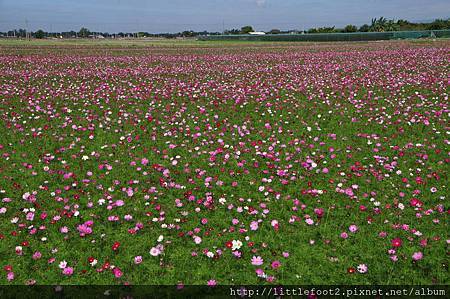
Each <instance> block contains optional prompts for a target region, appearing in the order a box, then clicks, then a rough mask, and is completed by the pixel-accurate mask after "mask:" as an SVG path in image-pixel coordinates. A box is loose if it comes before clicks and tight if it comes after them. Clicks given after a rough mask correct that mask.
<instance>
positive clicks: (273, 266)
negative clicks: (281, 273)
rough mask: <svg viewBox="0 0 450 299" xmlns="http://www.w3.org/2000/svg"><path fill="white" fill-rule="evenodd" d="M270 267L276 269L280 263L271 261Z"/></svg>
mask: <svg viewBox="0 0 450 299" xmlns="http://www.w3.org/2000/svg"><path fill="white" fill-rule="evenodd" d="M271 266H272V269H277V268H279V267H280V266H281V263H280V261H273V262H272V264H271Z"/></svg>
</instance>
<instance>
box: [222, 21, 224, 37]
mask: <svg viewBox="0 0 450 299" xmlns="http://www.w3.org/2000/svg"><path fill="white" fill-rule="evenodd" d="M222 34H225V20H222Z"/></svg>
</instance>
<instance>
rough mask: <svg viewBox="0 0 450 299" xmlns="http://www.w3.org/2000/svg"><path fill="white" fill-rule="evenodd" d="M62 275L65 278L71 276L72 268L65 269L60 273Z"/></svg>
mask: <svg viewBox="0 0 450 299" xmlns="http://www.w3.org/2000/svg"><path fill="white" fill-rule="evenodd" d="M62 273H63V274H64V275H66V276H71V275H72V274H73V268H72V267H65V268H64V269H63V271H62Z"/></svg>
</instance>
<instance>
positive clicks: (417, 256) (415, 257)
mask: <svg viewBox="0 0 450 299" xmlns="http://www.w3.org/2000/svg"><path fill="white" fill-rule="evenodd" d="M422 258H423V253H422V252H421V251H418V252H414V254H413V255H412V259H413V260H414V261H420V260H421V259H422Z"/></svg>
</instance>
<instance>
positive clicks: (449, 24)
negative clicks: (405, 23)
mask: <svg viewBox="0 0 450 299" xmlns="http://www.w3.org/2000/svg"><path fill="white" fill-rule="evenodd" d="M427 29H428V30H443V29H450V19H448V20H442V19H436V20H434V21H433V22H432V23H430V24H429V25H428V26H427Z"/></svg>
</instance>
